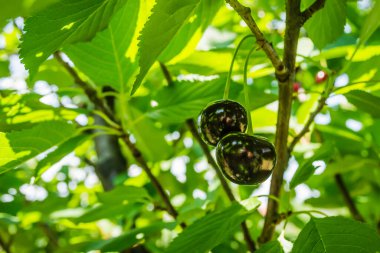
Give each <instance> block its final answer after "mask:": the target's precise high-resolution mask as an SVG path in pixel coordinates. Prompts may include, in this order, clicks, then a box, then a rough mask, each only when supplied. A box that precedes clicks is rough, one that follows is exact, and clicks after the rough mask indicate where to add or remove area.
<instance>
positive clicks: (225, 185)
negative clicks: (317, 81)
mask: <svg viewBox="0 0 380 253" xmlns="http://www.w3.org/2000/svg"><path fill="white" fill-rule="evenodd" d="M160 67H161V70H162V73H163V74H164V77H165V79H166V82H167V83H168V85H172V84H173V78H172V76H171V74H170V72H169V70H168V68H167V67H166V65H165V64H164V63H161V62H160ZM186 125H187V128H188V129H189V131H190V132H191V134H192V135H193V137H194V139H195V140H196V141H197V142H198V144H199V146H201V148H202V151H203V153H204V155H205V156H206V159H207V162H208V163H209V164H210V166H211V167H212V168H213V169H214V170H215V172H216V175H217V177H218V178H219V181H220V183H221V185H222V188H223V190H224V192H225V193H226V195H227V197H228V199H229V200H230V201H231V202H234V201H236V198H235V196H234V194H233V193H232V190H231V188H230V186H229V185H228V183H227V181H226V179H225V178H224V176H223V174H222V172H221V171H220V169H219V166H218V165H217V164H216V161H215V159H214V158H213V157H212V155H211V153H210V150H209V148H208V146H207V144H206V143H205V142H204V141H203V140H202V138H201V136H200V135H199V133H198V130H197V126H196V124H195V122H194V120H193V119H188V120H186ZM241 229H242V231H243V235H244V239H245V241H246V243H247V247H248V249H249V250H250V252H255V251H256V245H255V242H254V241H253V239H252V237H251V235H250V233H249V230H248V226H247V223H246V222H245V221H243V222H242V223H241Z"/></svg>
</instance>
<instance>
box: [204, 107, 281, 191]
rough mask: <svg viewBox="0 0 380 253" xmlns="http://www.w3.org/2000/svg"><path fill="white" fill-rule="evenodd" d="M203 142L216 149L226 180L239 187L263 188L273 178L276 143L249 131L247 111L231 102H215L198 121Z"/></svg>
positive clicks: (218, 161)
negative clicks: (262, 184)
mask: <svg viewBox="0 0 380 253" xmlns="http://www.w3.org/2000/svg"><path fill="white" fill-rule="evenodd" d="M198 125H199V130H200V132H201V136H202V138H203V140H204V141H205V142H206V143H207V144H209V145H212V146H216V160H217V163H218V165H219V167H220V168H221V170H222V172H223V174H224V175H225V177H227V178H228V179H229V180H231V181H232V182H234V183H236V184H242V185H252V184H260V183H262V182H264V181H265V180H267V179H268V178H269V176H270V175H271V173H272V171H273V168H274V166H275V164H276V151H275V148H274V146H273V145H272V143H270V142H269V141H268V140H267V139H265V138H263V137H260V136H252V135H249V134H247V133H245V131H246V130H247V126H248V117H247V111H246V110H245V109H244V107H243V106H242V105H240V104H239V103H237V102H235V101H231V100H219V101H215V102H213V103H211V104H209V105H208V106H206V108H204V109H203V111H202V112H201V114H200V116H199V119H198Z"/></svg>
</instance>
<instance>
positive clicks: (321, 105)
mask: <svg viewBox="0 0 380 253" xmlns="http://www.w3.org/2000/svg"><path fill="white" fill-rule="evenodd" d="M330 79H333V77H332V76H330V77H329V79H328V80H327V82H326V86H325V90H324V92H323V93H322V95H321V97H320V98H319V100H318V105H317V108H315V110H314V111H313V112H311V113H310V116H309V118H308V120H307V121H306V123H305V125H304V126H303V128H302V130H301V131H300V132H299V133H298V134H297V135H296V136H295V137H294V139H293V140H292V142H291V143H290V144H289V147H288V152H289V155H290V154H291V153H292V152H293V149H294V147H295V146H296V144H297V143H298V142H299V141H300V140H301V138H302V137H303V136H304V135H305V134H306V133H307V132H309V131H310V126H311V124H313V122H314V120H315V117H316V116H317V115H318V113H320V112H321V111H322V109H323V108H324V106H325V105H326V100H327V99H328V98H329V96H330V94H331V92H332V91H333V88H334V85H333V84H334V81H332V80H330Z"/></svg>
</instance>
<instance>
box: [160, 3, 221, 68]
mask: <svg viewBox="0 0 380 253" xmlns="http://www.w3.org/2000/svg"><path fill="white" fill-rule="evenodd" d="M223 2H224V1H221V0H203V1H200V3H199V5H198V6H197V7H196V9H195V11H194V15H193V16H192V20H191V22H188V23H186V24H185V25H183V26H182V27H181V29H180V30H179V31H178V32H177V34H176V35H175V36H174V38H173V39H172V40H171V41H170V43H169V45H168V46H167V47H166V48H165V50H164V51H163V52H162V53H161V54H160V56H159V60H160V61H161V62H168V61H169V60H171V59H172V58H173V57H175V56H176V55H178V54H179V53H180V52H181V51H182V50H183V49H184V48H185V49H186V51H190V50H193V49H194V48H195V47H196V45H197V44H198V41H199V40H200V38H201V36H202V34H203V32H204V31H205V30H206V28H207V27H208V25H209V24H210V23H211V21H212V20H213V18H214V16H215V14H216V13H217V11H218V10H219V8H220V7H221V6H222V4H223Z"/></svg>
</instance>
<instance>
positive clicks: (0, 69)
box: [0, 61, 10, 78]
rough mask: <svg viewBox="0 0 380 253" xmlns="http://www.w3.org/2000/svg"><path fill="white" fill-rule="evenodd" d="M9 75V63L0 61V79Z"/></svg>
mask: <svg viewBox="0 0 380 253" xmlns="http://www.w3.org/2000/svg"><path fill="white" fill-rule="evenodd" d="M9 75H10V72H9V61H0V78H1V77H6V76H9Z"/></svg>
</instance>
